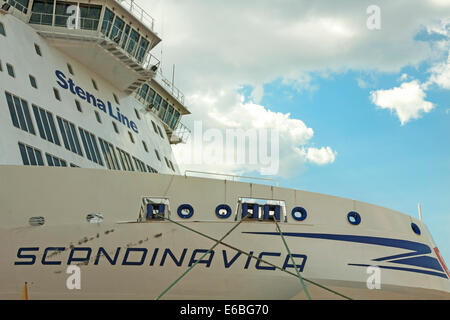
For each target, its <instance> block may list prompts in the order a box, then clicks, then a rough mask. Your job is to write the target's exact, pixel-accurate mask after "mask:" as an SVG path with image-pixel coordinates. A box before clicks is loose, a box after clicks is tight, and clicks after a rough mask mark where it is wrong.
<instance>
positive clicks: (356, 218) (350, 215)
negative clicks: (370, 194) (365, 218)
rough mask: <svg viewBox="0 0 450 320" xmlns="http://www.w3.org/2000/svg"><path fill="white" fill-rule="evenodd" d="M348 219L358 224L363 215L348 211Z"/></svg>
mask: <svg viewBox="0 0 450 320" xmlns="http://www.w3.org/2000/svg"><path fill="white" fill-rule="evenodd" d="M347 220H348V222H350V223H351V224H352V225H354V226H357V225H358V224H360V223H361V216H360V215H359V213H358V212H355V211H352V212H349V213H348V215H347Z"/></svg>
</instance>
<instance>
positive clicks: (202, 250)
mask: <svg viewBox="0 0 450 320" xmlns="http://www.w3.org/2000/svg"><path fill="white" fill-rule="evenodd" d="M208 251H209V250H204V249H195V250H194V252H193V253H192V257H191V261H189V267H190V266H192V265H193V264H194V263H197V264H200V263H204V264H206V267H207V268H209V267H210V266H211V262H212V258H213V257H214V251H213V250H211V252H210V253H209V259H208V260H195V256H196V255H197V253H206V252H208Z"/></svg>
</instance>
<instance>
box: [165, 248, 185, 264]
mask: <svg viewBox="0 0 450 320" xmlns="http://www.w3.org/2000/svg"><path fill="white" fill-rule="evenodd" d="M187 251H188V249H184V250H183V253H182V254H181V257H180V260H177V259H176V258H175V256H174V254H173V253H172V251H170V249H166V250H165V251H164V254H163V256H162V259H161V264H160V266H163V265H164V262H165V261H166V256H167V255H170V257H171V258H172V260H173V262H175V264H176V265H177V266H178V267H181V265H182V264H183V261H184V257H185V256H186V252H187Z"/></svg>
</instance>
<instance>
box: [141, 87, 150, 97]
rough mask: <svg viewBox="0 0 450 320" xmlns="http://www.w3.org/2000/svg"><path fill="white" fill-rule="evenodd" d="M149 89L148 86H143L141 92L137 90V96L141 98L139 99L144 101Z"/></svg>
mask: <svg viewBox="0 0 450 320" xmlns="http://www.w3.org/2000/svg"><path fill="white" fill-rule="evenodd" d="M149 88H150V87H149V86H148V84H144V85H143V86H142V87H141V90H139V95H140V96H141V98H142V99H145V97H146V96H147V93H148V89H149Z"/></svg>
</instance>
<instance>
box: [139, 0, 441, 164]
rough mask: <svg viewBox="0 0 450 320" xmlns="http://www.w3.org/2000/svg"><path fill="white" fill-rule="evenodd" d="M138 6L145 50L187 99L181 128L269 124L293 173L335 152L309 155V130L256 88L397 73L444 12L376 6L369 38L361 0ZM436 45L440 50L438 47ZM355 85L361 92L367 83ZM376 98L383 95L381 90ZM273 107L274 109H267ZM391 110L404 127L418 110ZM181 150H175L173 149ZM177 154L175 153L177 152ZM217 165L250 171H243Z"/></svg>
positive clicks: (308, 86) (155, 0) (419, 55)
mask: <svg viewBox="0 0 450 320" xmlns="http://www.w3.org/2000/svg"><path fill="white" fill-rule="evenodd" d="M139 2H140V4H141V5H142V6H143V7H144V8H146V9H147V10H148V12H150V14H151V15H152V16H153V17H155V18H156V28H157V31H158V33H159V35H160V36H161V37H162V38H163V42H162V43H161V44H160V45H159V46H158V47H157V48H156V49H155V50H153V53H154V54H156V55H157V56H160V53H161V52H164V55H163V58H162V62H163V63H162V66H163V67H162V69H163V70H164V71H165V72H167V73H168V74H170V73H171V67H172V64H173V63H176V65H177V68H176V70H177V74H176V77H175V78H176V85H177V86H178V87H180V89H182V91H184V92H185V93H186V96H187V97H188V99H187V102H188V107H189V108H190V110H191V111H192V116H190V117H188V118H187V119H184V120H183V121H184V122H186V121H188V123H189V122H190V124H191V126H190V127H191V128H192V127H193V126H192V125H193V120H194V119H195V120H199V119H200V120H203V123H204V124H206V127H208V128H219V129H220V130H225V129H226V128H239V127H250V128H259V127H261V126H270V125H272V126H274V127H276V128H278V129H280V146H281V147H282V148H281V149H282V150H283V152H284V153H283V154H282V157H281V161H282V163H281V164H280V167H281V168H282V170H285V169H286V170H294V171H295V170H297V171H301V170H303V168H304V166H305V164H306V163H308V162H309V163H332V162H333V161H334V158H335V157H336V153H335V152H334V151H332V147H319V148H318V149H314V148H309V149H308V144H309V143H312V139H313V134H314V131H313V128H309V127H307V126H306V125H305V123H304V122H303V121H302V120H300V119H293V118H292V117H291V116H290V115H289V114H282V113H277V112H273V111H271V110H269V108H267V107H265V106H261V105H260V103H261V99H262V97H263V96H264V94H265V92H264V89H263V88H264V84H267V83H270V82H272V81H274V80H279V79H281V80H282V83H283V84H284V85H288V86H291V87H293V88H294V89H296V90H297V91H299V92H303V91H304V90H309V91H314V90H317V89H318V86H317V84H316V83H314V81H313V79H312V76H311V75H312V73H314V74H327V73H334V72H345V71H347V70H360V71H362V72H369V73H370V72H396V71H399V70H401V68H403V67H405V66H410V65H418V64H419V63H421V62H423V61H424V60H425V59H428V58H430V56H433V55H434V52H436V50H435V48H433V47H432V46H431V45H430V44H429V43H427V42H424V41H416V40H415V39H414V37H415V35H416V34H417V31H418V30H419V29H420V27H421V26H422V25H424V24H425V25H427V24H428V23H431V22H432V21H434V20H435V19H437V20H442V19H445V18H446V17H448V16H450V8H446V7H443V6H442V3H441V2H439V1H438V0H435V2H425V1H423V0H397V1H395V2H393V1H385V2H383V5H382V6H381V15H382V21H383V22H382V27H381V30H377V31H376V32H373V31H370V30H368V28H367V27H366V21H367V18H368V15H367V13H366V9H367V6H368V4H367V3H366V2H364V1H357V2H353V1H345V2H342V1H335V0H327V1H314V2H313V1H309V0H286V1H283V3H282V4H280V3H278V2H276V1H272V0H258V1H241V0H228V1H226V2H224V1H219V0H208V1H205V0H191V1H178V0H145V1H144V0H140V1H139ZM389 17H393V18H389ZM444 48H445V45H442V47H441V48H440V49H439V51H442V50H443V49H444ZM361 80H362V82H361V81H360V85H362V86H369V85H370V86H373V85H374V84H373V83H369V82H368V81H367V80H363V79H361ZM242 86H251V87H252V88H254V90H253V92H252V94H251V99H252V103H248V104H245V103H243V102H242V100H241V97H240V96H239V95H238V94H237V90H238V88H241V87H242ZM393 90H394V91H395V89H393ZM415 93H416V94H417V93H420V92H419V91H417V92H415ZM422 93H423V91H422ZM376 96H377V97H378V96H380V99H381V98H383V97H384V95H382V92H380V93H379V95H378V94H376ZM418 96H419V97H420V95H418ZM398 100H400V98H398ZM422 100H423V99H422ZM376 101H378V99H377V100H376ZM417 101H418V102H419V111H420V110H426V109H428V108H429V104H427V103H426V102H425V101H420V99H417ZM388 105H389V106H391V104H388ZM383 106H386V104H385V103H383ZM279 107H281V106H277V105H273V108H274V110H277V108H279ZM388 108H389V107H388ZM394 109H395V110H397V109H398V112H399V114H401V115H402V119H403V121H406V119H409V117H411V116H412V117H414V116H415V115H416V113H417V112H406V111H404V109H405V110H406V109H409V108H408V107H404V106H402V107H393V106H391V110H394ZM188 147H189V146H187V145H186V146H177V148H176V150H186V148H188ZM328 148H329V149H328ZM330 150H331V151H330ZM178 155H179V156H180V157H182V156H183V152H179V153H178ZM308 155H309V157H308ZM203 168H204V167H203ZM217 168H218V170H219V169H220V170H221V169H224V170H225V171H230V170H231V171H233V172H237V171H239V170H244V171H248V170H251V169H250V168H247V167H242V166H240V167H239V166H238V167H226V166H225V165H218V166H217ZM211 169H214V167H213V166H212V167H211ZM213 171H217V170H213Z"/></svg>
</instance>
